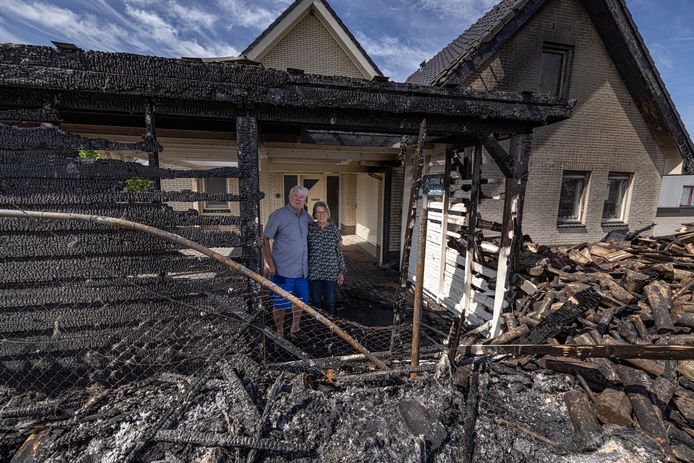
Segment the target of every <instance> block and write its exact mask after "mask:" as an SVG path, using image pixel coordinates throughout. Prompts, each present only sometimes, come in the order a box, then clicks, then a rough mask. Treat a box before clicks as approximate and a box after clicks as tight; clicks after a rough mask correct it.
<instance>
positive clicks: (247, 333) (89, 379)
mask: <svg viewBox="0 0 694 463" xmlns="http://www.w3.org/2000/svg"><path fill="white" fill-rule="evenodd" d="M27 220H36V219H27ZM55 236H56V237H58V236H59V235H58V234H55ZM133 236H134V235H133ZM167 258H168V259H169V260H176V259H183V260H184V261H185V262H186V271H185V272H166V273H163V272H162V273H151V274H140V275H130V276H119V275H118V273H117V272H118V270H117V269H115V268H113V267H109V268H103V269H102V270H104V274H101V275H99V276H98V277H97V276H95V275H93V274H94V272H96V271H97V270H96V269H95V265H96V263H95V259H94V258H92V257H89V256H87V255H86V254H82V255H80V256H77V257H75V256H71V257H69V258H65V259H64V261H63V262H62V265H63V266H62V268H58V266H57V265H56V261H55V260H51V261H50V262H46V263H42V262H40V261H38V260H36V261H33V262H32V265H31V268H30V269H26V268H24V267H26V266H24V267H22V268H20V267H19V266H17V263H18V261H17V260H16V259H9V258H2V259H0V265H1V266H2V269H3V272H4V273H3V274H4V275H5V278H4V282H3V283H2V287H0V305H1V306H2V309H3V317H2V319H1V320H0V330H1V331H0V335H1V336H2V338H1V339H0V356H1V357H0V358H2V369H0V380H1V381H2V383H3V384H5V385H6V386H9V387H12V388H14V389H16V390H17V391H34V392H40V393H42V394H45V395H46V396H53V395H56V394H60V393H61V392H63V391H64V390H66V389H69V388H71V387H84V386H89V385H91V384H99V385H100V386H104V387H113V386H116V385H119V384H122V383H123V382H127V381H132V380H136V379H140V378H143V377H147V376H151V375H153V374H157V373H160V372H163V371H168V372H174V373H182V374H191V373H194V372H195V371H197V370H198V369H199V368H201V367H203V366H205V364H206V363H207V362H208V361H209V360H210V359H211V358H213V357H214V356H215V353H216V352H218V351H220V350H221V351H224V352H226V353H244V354H248V355H249V356H251V357H252V358H253V359H255V360H256V361H258V362H260V363H281V362H291V361H301V360H304V361H306V360H311V359H320V358H329V357H338V356H344V355H350V354H355V353H356V351H355V349H354V348H353V347H352V346H350V345H349V344H347V343H346V342H345V341H343V340H342V339H341V338H339V337H338V336H337V335H335V334H334V333H332V332H331V331H330V329H329V328H328V327H326V326H324V325H323V324H321V323H320V322H318V321H317V320H316V319H314V318H312V317H311V316H309V315H308V314H306V313H301V312H300V311H296V310H294V311H292V310H287V311H284V312H286V315H285V317H284V322H285V329H284V332H285V336H286V338H282V337H280V336H278V335H277V327H276V324H275V321H274V320H273V309H272V299H273V293H272V292H270V291H268V290H266V289H264V288H261V287H260V285H258V284H257V283H255V282H252V281H250V280H249V279H247V278H246V277H244V276H242V275H239V274H235V273H234V271H233V270H230V269H224V268H222V267H221V266H220V265H219V264H217V263H215V262H213V261H211V260H210V259H208V258H205V257H197V256H190V255H188V256H186V255H185V254H183V253H182V252H176V251H174V252H172V253H170V254H168V255H167ZM25 263H26V262H25ZM109 263H110V264H113V261H112V260H111V261H109ZM85 264H89V266H85ZM13 267H17V268H16V269H13ZM71 277H72V278H71ZM41 279H44V280H45V281H43V282H41V281H39V280H41ZM48 301H50V302H48ZM351 301H352V302H353V303H355V302H356V303H358V301H355V300H354V299H351ZM34 302H38V303H39V305H32V304H33V303H34ZM371 302H373V301H371ZM294 317H297V318H298V320H299V322H298V323H299V326H300V331H298V332H296V333H291V324H292V322H293V320H294ZM330 318H331V319H332V321H333V322H335V323H336V324H337V325H338V326H339V327H341V328H342V329H344V330H345V331H346V332H347V333H349V334H350V335H351V336H352V337H353V338H354V339H356V340H357V341H358V342H359V343H361V344H362V345H363V346H364V347H366V348H367V349H368V350H370V351H372V352H383V351H390V350H391V348H392V347H395V350H396V351H398V352H401V353H404V352H406V351H407V347H406V348H403V346H406V345H408V344H409V341H410V337H411V328H410V324H409V323H408V322H405V323H403V324H402V326H398V327H393V326H392V325H388V326H367V325H365V324H361V323H358V322H355V321H351V320H349V319H347V318H343V317H340V316H332V317H330ZM394 331H395V332H396V333H397V334H399V337H398V345H396V346H391V342H392V339H393V333H394ZM299 363H300V362H299Z"/></svg>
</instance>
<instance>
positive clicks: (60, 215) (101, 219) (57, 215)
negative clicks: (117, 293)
mask: <svg viewBox="0 0 694 463" xmlns="http://www.w3.org/2000/svg"><path fill="white" fill-rule="evenodd" d="M0 217H16V218H26V217H30V218H35V219H49V220H77V221H81V222H93V223H97V224H101V225H110V226H114V227H121V228H128V229H131V230H137V231H141V232H144V233H148V234H150V235H154V236H157V237H159V238H162V239H165V240H168V241H171V242H173V243H176V244H178V245H181V246H185V247H186V248H189V249H193V250H195V251H198V252H200V253H201V254H204V255H206V256H207V257H209V258H210V259H212V260H215V261H217V262H219V263H221V264H223V265H226V266H227V267H229V268H230V269H232V270H234V271H236V272H238V273H240V274H241V275H243V276H245V277H247V278H250V279H251V280H253V281H255V282H257V283H259V284H260V285H261V286H262V287H264V288H267V289H269V290H270V291H273V292H275V293H277V294H279V295H280V296H282V297H284V298H285V299H287V300H288V301H290V302H291V303H292V304H294V305H296V306H298V307H300V308H301V310H303V311H304V312H306V313H307V314H309V315H310V316H312V317H313V318H315V319H316V320H318V322H320V323H321V324H322V325H323V326H325V327H326V328H328V329H329V330H330V331H331V332H333V333H335V334H336V335H338V336H339V337H340V338H341V339H342V340H344V341H345V342H346V343H347V344H349V345H350V346H352V347H353V348H354V349H355V350H357V351H358V352H360V353H361V354H363V355H364V357H366V358H367V359H369V360H370V361H371V363H373V364H374V365H376V366H377V367H378V368H380V369H383V370H388V367H387V366H386V364H385V363H383V361H382V360H380V359H379V358H378V357H376V356H375V355H373V354H372V353H371V352H370V351H369V350H368V349H366V347H364V346H362V345H361V344H360V343H359V342H358V341H357V340H356V339H354V338H353V337H352V336H350V335H349V334H348V333H347V332H346V331H345V330H343V329H342V328H340V327H339V326H337V325H336V324H335V323H333V322H332V321H330V319H328V318H327V317H325V316H324V315H322V314H321V313H320V312H318V311H317V310H316V309H314V308H313V307H311V306H309V305H307V304H304V302H303V301H302V300H301V299H299V298H297V297H296V296H294V295H293V294H289V293H288V292H286V291H285V290H283V289H282V288H280V287H279V286H277V285H276V284H274V283H272V282H271V281H270V280H268V279H266V278H264V277H263V276H261V275H258V274H257V273H255V272H253V271H251V270H249V269H248V268H246V267H245V266H243V265H241V264H239V263H238V262H234V261H233V260H231V259H229V258H227V257H225V256H223V255H221V254H219V253H217V252H214V251H212V250H211V249H209V248H206V247H205V246H202V245H200V244H198V243H196V242H194V241H191V240H188V239H186V238H183V237H182V236H180V235H176V234H174V233H170V232H167V231H164V230H161V229H159V228H155V227H150V226H149V225H144V224H141V223H137V222H131V221H129V220H125V219H118V218H115V217H105V216H101V215H89V214H72V213H65V212H45V211H22V210H14V209H0Z"/></svg>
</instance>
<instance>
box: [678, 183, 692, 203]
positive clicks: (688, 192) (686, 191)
mask: <svg viewBox="0 0 694 463" xmlns="http://www.w3.org/2000/svg"><path fill="white" fill-rule="evenodd" d="M680 207H694V186H685V187H683V188H682V199H680Z"/></svg>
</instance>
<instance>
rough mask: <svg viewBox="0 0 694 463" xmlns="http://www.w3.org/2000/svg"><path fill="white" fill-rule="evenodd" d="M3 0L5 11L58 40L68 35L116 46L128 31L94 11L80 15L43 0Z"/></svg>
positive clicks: (87, 42)
mask: <svg viewBox="0 0 694 463" xmlns="http://www.w3.org/2000/svg"><path fill="white" fill-rule="evenodd" d="M4 1H5V6H4V7H5V14H7V15H8V16H14V17H16V18H18V19H19V20H22V21H23V22H25V23H27V24H29V25H31V26H33V27H35V28H36V29H39V30H42V31H44V32H46V33H47V35H51V36H53V37H55V39H56V40H66V39H68V40H70V41H73V42H75V43H76V44H81V45H82V46H87V45H89V47H93V48H97V49H101V50H115V49H117V48H118V46H119V44H120V37H123V36H124V35H125V31H124V30H123V29H121V28H120V27H118V26H115V25H113V24H111V23H108V22H106V23H105V22H103V21H100V20H98V19H97V18H96V17H95V16H93V15H79V14H76V13H74V12H73V11H71V10H68V9H66V8H60V7H57V6H54V5H49V4H47V3H42V2H34V3H24V2H20V1H17V0H4Z"/></svg>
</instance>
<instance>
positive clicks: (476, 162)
mask: <svg viewBox="0 0 694 463" xmlns="http://www.w3.org/2000/svg"><path fill="white" fill-rule="evenodd" d="M481 178H482V145H481V144H480V143H477V144H476V145H475V153H474V154H473V158H472V186H471V188H470V201H468V210H467V212H466V215H467V220H468V222H467V248H466V249H465V277H464V279H463V281H464V285H465V286H464V287H463V291H464V292H463V310H462V311H461V313H460V317H459V318H458V320H457V321H456V322H455V328H454V331H453V333H452V336H451V339H450V341H449V344H448V357H449V362H450V365H451V368H455V357H456V353H457V351H458V344H460V331H461V330H462V326H463V323H465V316H466V314H467V311H468V310H469V309H470V307H471V305H472V264H473V261H474V256H475V252H476V249H475V248H476V246H477V244H476V242H475V229H476V228H477V204H478V202H479V196H480V183H481Z"/></svg>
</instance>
